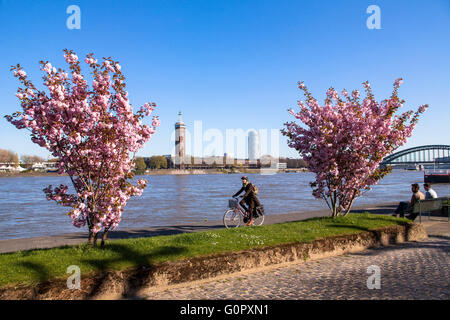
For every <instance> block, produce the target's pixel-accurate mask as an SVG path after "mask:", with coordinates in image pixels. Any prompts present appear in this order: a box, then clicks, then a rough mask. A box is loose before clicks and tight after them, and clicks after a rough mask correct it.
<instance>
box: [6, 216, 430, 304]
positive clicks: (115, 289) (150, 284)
mask: <svg viewBox="0 0 450 320" xmlns="http://www.w3.org/2000/svg"><path fill="white" fill-rule="evenodd" d="M427 237H428V236H427V232H426V230H425V228H424V226H423V225H421V224H415V223H410V224H407V225H396V226H389V227H385V228H381V229H377V230H373V231H364V232H361V233H358V234H350V235H342V236H335V237H330V238H324V239H318V240H315V241H312V242H310V243H288V244H282V245H278V246H274V247H263V248H256V249H252V250H245V251H240V252H233V253H224V254H216V255H210V256H203V257H196V258H190V259H185V260H181V261H175V262H165V263H161V264H155V265H153V266H148V267H141V268H139V269H134V270H126V271H109V272H104V273H101V274H94V275H87V276H86V275H85V276H83V279H82V280H81V289H80V290H70V289H67V285H66V280H55V281H51V282H46V283H41V284H39V285H37V286H34V287H8V288H3V289H0V299H117V298H123V297H135V296H140V295H141V294H144V293H145V292H146V291H147V292H148V291H149V290H157V289H158V288H161V287H166V286H168V285H175V284H180V283H185V282H192V281H198V280H205V279H210V278H215V277H220V276H224V275H227V274H232V273H235V272H242V271H246V270H251V269H255V268H262V267H267V266H272V265H277V264H283V263H289V262H301V261H306V260H316V259H322V258H326V257H332V256H337V255H341V254H346V253H353V252H360V251H363V250H365V249H367V248H371V247H377V246H386V245H389V244H396V243H402V242H404V241H418V240H422V239H425V238H427Z"/></svg>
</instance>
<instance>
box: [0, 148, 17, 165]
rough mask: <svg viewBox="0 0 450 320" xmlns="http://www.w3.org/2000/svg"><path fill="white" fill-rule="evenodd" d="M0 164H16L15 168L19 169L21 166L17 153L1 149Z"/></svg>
mask: <svg viewBox="0 0 450 320" xmlns="http://www.w3.org/2000/svg"><path fill="white" fill-rule="evenodd" d="M0 162H1V163H11V164H14V166H15V167H18V166H19V156H18V155H17V153H15V152H13V151H10V150H5V149H0Z"/></svg>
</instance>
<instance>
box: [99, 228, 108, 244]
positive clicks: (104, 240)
mask: <svg viewBox="0 0 450 320" xmlns="http://www.w3.org/2000/svg"><path fill="white" fill-rule="evenodd" d="M108 231H109V228H105V231H103V235H102V243H101V244H100V246H101V247H104V246H105V242H106V240H108Z"/></svg>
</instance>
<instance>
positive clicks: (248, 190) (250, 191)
mask: <svg viewBox="0 0 450 320" xmlns="http://www.w3.org/2000/svg"><path fill="white" fill-rule="evenodd" d="M243 191H245V194H244V199H249V198H256V195H255V187H254V186H253V184H251V183H250V182H249V183H247V184H246V185H245V186H242V188H241V189H240V190H239V191H238V192H236V193H235V194H234V195H233V197H237V196H238V195H239V194H241V193H242V192H243Z"/></svg>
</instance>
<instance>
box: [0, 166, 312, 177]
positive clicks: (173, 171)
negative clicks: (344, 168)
mask: <svg viewBox="0 0 450 320" xmlns="http://www.w3.org/2000/svg"><path fill="white" fill-rule="evenodd" d="M269 171H270V172H271V173H272V172H273V173H292V172H307V171H308V170H307V169H304V168H299V169H283V170H277V169H271V168H263V169H239V170H231V169H185V170H180V169H155V170H147V171H145V172H140V173H135V174H136V175H143V176H153V175H196V174H242V173H269ZM15 177H16V178H20V177H67V174H58V173H56V172H38V171H36V172H0V178H15Z"/></svg>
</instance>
